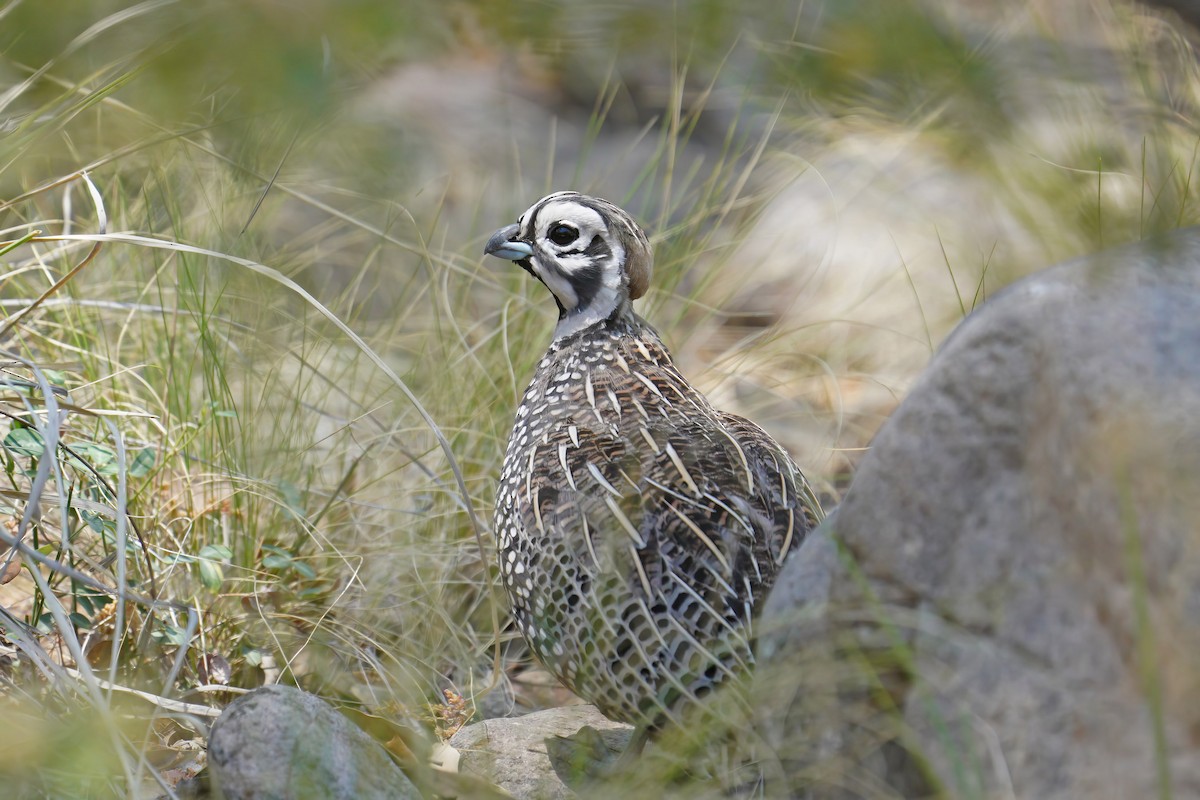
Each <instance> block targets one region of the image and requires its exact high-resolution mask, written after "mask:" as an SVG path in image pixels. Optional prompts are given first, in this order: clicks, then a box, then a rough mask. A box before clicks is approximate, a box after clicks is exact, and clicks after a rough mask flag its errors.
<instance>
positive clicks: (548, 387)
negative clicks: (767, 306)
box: [487, 192, 820, 727]
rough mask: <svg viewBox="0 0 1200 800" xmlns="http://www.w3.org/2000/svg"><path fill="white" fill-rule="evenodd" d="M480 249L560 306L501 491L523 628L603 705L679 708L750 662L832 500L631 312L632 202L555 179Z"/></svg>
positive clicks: (657, 715)
mask: <svg viewBox="0 0 1200 800" xmlns="http://www.w3.org/2000/svg"><path fill="white" fill-rule="evenodd" d="M487 252H489V253H492V254H494V255H498V256H500V257H503V258H508V259H510V260H514V261H516V262H517V263H518V264H519V265H520V266H521V267H522V268H524V269H525V270H527V271H528V272H529V273H530V274H532V275H533V276H534V277H536V278H538V279H539V280H540V281H542V282H543V283H544V284H545V285H546V286H547V288H549V289H550V291H551V293H552V294H553V295H554V298H555V300H556V302H557V304H558V307H559V323H558V326H557V327H556V329H555V333H554V339H553V342H552V343H551V345H550V348H549V350H548V351H547V353H546V355H545V356H544V357H543V358H542V359H541V361H540V362H539V363H538V365H537V367H536V369H535V371H534V375H533V378H532V380H531V381H530V384H529V388H528V389H527V390H526V392H525V394H524V396H523V397H522V399H521V403H520V405H519V407H518V409H517V413H516V416H515V420H514V424H513V429H512V433H511V434H510V436H509V442H508V448H507V450H506V453H505V458H504V466H503V467H502V469H501V473H500V483H499V488H498V491H497V497H496V510H495V522H494V529H495V534H496V538H497V545H498V548H499V553H500V559H499V566H500V575H501V578H502V580H503V583H504V585H505V587H506V589H507V591H508V594H509V598H510V600H511V601H512V608H513V614H514V616H515V618H516V621H517V626H518V628H519V629H520V630H521V632H522V633H523V634H524V636H525V638H526V640H527V641H528V643H529V645H530V647H531V648H532V649H533V651H534V653H535V654H536V655H537V656H538V658H539V659H540V660H541V661H542V662H543V663H544V664H545V665H546V666H547V667H548V668H549V669H550V670H551V671H552V672H553V673H554V674H555V675H557V676H558V677H559V679H560V680H562V681H563V682H564V683H566V684H567V685H568V686H569V687H571V688H572V689H573V690H574V691H575V692H576V693H577V694H579V695H580V696H581V697H583V698H584V699H586V700H588V701H590V702H592V703H594V704H595V705H596V706H597V707H599V709H600V710H601V711H602V712H604V713H605V714H606V715H608V716H609V717H611V718H613V719H618V720H623V721H627V722H632V723H636V724H639V725H642V726H645V727H655V726H659V725H661V724H663V723H664V722H666V721H668V720H672V721H677V720H679V719H680V718H681V716H682V714H683V713H684V712H685V710H686V707H687V706H688V705H690V704H694V703H695V702H697V701H698V700H699V698H700V697H702V696H703V695H704V694H705V693H706V692H707V691H709V690H711V689H712V688H715V687H716V686H717V685H719V684H721V683H723V682H724V681H726V680H728V679H729V678H730V677H731V676H734V675H737V674H739V673H740V672H741V671H742V670H744V669H745V668H746V667H747V665H749V664H751V663H752V661H753V655H752V652H751V647H750V639H751V624H752V618H753V614H754V613H755V610H756V609H757V607H758V606H759V604H760V603H761V602H762V600H763V599H764V597H765V595H766V592H767V590H768V589H769V588H770V586H771V585H772V583H773V582H774V579H775V576H776V574H777V573H778V570H779V567H780V565H781V563H782V560H783V557H784V556H785V555H786V553H787V552H788V551H789V550H791V549H793V548H795V547H796V546H798V545H799V543H800V542H801V541H802V540H803V538H804V536H805V534H806V533H807V532H808V531H809V530H810V529H811V528H812V527H813V526H814V525H815V523H816V521H817V519H818V518H819V516H820V509H819V506H818V505H817V502H816V500H815V499H814V497H813V493H812V491H811V490H810V489H809V487H808V485H807V483H806V482H805V480H804V477H803V476H802V475H801V474H800V471H799V470H798V469H797V468H796V466H795V464H794V463H793V462H792V460H791V458H790V457H789V456H788V455H787V454H786V453H785V452H784V451H783V449H782V448H781V447H779V445H778V444H776V443H775V442H774V440H772V439H771V438H770V437H769V436H768V435H767V434H766V433H765V432H763V430H762V429H761V428H759V427H758V426H756V425H754V424H753V423H751V422H749V421H747V420H745V419H742V418H740V417H736V416H734V415H732V414H727V413H724V412H722V411H718V410H717V409H715V408H713V407H712V405H711V404H710V403H709V402H708V400H707V399H706V398H705V397H704V396H703V395H701V394H700V393H699V392H697V391H696V390H695V389H694V388H692V386H691V385H690V384H689V383H688V382H687V380H686V379H685V378H684V377H683V376H682V375H681V374H680V373H679V372H678V370H677V369H676V368H675V366H674V364H673V363H672V361H671V357H670V354H669V353H668V352H667V350H666V348H665V347H664V346H663V344H662V341H661V340H660V339H659V337H658V335H657V333H656V332H655V331H654V330H653V328H651V327H650V326H649V325H647V324H646V323H645V321H643V320H642V319H641V318H640V317H638V316H637V315H636V314H634V312H633V308H632V302H631V301H632V300H634V299H636V298H637V297H640V296H641V295H642V294H643V293H644V292H645V291H646V288H647V285H648V283H649V277H650V269H651V253H650V244H649V241H648V240H647V238H646V236H645V234H644V233H643V232H642V230H641V228H640V227H639V226H638V225H637V224H636V223H635V222H634V221H633V219H632V218H630V217H629V215H628V214H626V213H625V212H624V211H622V210H621V209H619V208H617V207H616V206H615V205H613V204H611V203H608V202H607V201H604V200H601V199H599V198H594V197H588V196H586V195H581V194H578V193H574V192H558V193H556V194H553V195H549V196H548V197H545V198H543V199H542V200H539V201H538V202H537V203H535V204H534V205H533V206H531V207H530V208H529V210H528V211H526V212H525V214H524V215H522V217H521V220H520V222H518V223H517V224H516V225H510V226H508V227H507V228H504V229H502V230H500V231H497V232H496V234H495V235H494V236H493V237H492V238H491V240H489V242H488V245H487Z"/></svg>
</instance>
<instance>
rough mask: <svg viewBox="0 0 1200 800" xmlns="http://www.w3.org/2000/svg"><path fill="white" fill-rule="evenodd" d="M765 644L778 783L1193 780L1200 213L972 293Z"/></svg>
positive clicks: (915, 788)
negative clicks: (984, 294) (1186, 225)
mask: <svg viewBox="0 0 1200 800" xmlns="http://www.w3.org/2000/svg"><path fill="white" fill-rule="evenodd" d="M760 656H761V658H760V664H761V666H760V675H759V676H758V681H759V684H758V690H759V692H760V695H759V700H758V702H759V710H760V715H759V716H760V720H761V725H762V729H763V731H764V732H765V734H766V737H767V738H768V739H769V741H770V742H771V744H772V745H773V747H774V749H775V751H776V752H777V753H778V755H779V757H780V758H781V759H782V760H783V762H784V765H785V767H786V770H785V771H786V773H787V774H789V775H790V776H791V778H792V781H793V785H792V786H791V787H789V788H788V792H790V793H793V794H795V795H801V794H805V793H807V794H809V795H810V796H835V795H836V796H871V797H877V796H878V797H886V796H911V795H914V794H923V793H938V792H941V793H944V794H948V795H950V796H972V797H1011V796H1016V797H1031V798H1032V797H1036V798H1042V799H1043V800H1053V799H1054V798H1064V799H1065V798H1078V797H1121V798H1126V797H1153V796H1168V794H1169V795H1170V796H1175V797H1200V757H1198V756H1197V753H1198V752H1200V230H1198V229H1189V230H1186V231H1181V232H1177V233H1175V234H1172V235H1169V236H1165V237H1161V238H1157V239H1153V240H1148V241H1144V242H1141V243H1139V244H1135V245H1133V246H1130V247H1125V248H1121V249H1117V250H1113V251H1110V252H1105V253H1101V254H1098V255H1095V256H1089V257H1087V258H1083V259H1079V260H1076V261H1073V262H1070V263H1067V264H1064V265H1062V266H1059V267H1056V268H1053V269H1050V270H1047V271H1045V272H1042V273H1040V274H1038V275H1035V276H1032V277H1030V278H1028V279H1025V280H1023V281H1020V282H1019V283H1017V284H1014V285H1013V286H1011V287H1009V288H1008V289H1006V290H1005V291H1003V292H1002V293H1000V294H999V295H997V296H995V297H994V298H993V299H991V300H990V301H989V302H987V303H986V304H985V305H984V306H983V307H982V308H980V309H979V310H977V311H976V312H974V313H973V314H971V315H970V317H969V318H968V319H967V320H966V321H965V322H964V323H963V324H962V325H961V326H960V327H959V328H958V329H957V330H956V331H955V332H954V333H953V334H952V335H951V336H950V338H949V339H948V340H947V341H946V343H945V344H944V345H943V346H942V348H941V350H940V351H939V352H938V354H937V355H936V357H935V358H934V360H933V362H932V364H931V365H930V366H929V368H928V370H927V371H926V372H925V374H924V375H923V376H922V377H921V379H920V380H919V381H918V383H917V384H916V385H915V386H914V388H913V390H912V392H911V393H910V394H909V396H908V397H907V398H906V399H905V400H904V402H903V403H902V404H901V405H900V407H899V408H898V409H897V411H896V412H895V414H894V415H893V416H892V417H891V419H889V420H888V422H887V423H886V424H885V425H884V427H883V428H882V429H881V430H880V432H879V434H878V436H877V437H876V439H875V441H874V443H873V445H872V447H871V451H870V453H869V454H868V455H867V456H866V458H864V460H863V462H862V466H861V468H860V470H859V472H858V474H857V475H856V477H855V479H854V482H853V484H852V486H851V488H850V490H849V491H848V492H847V494H846V496H845V500H844V502H843V504H842V505H841V507H840V508H839V509H838V510H837V512H836V514H835V515H834V516H833V518H832V519H831V520H829V522H828V524H826V525H825V526H824V527H823V528H822V529H821V530H820V531H818V533H817V534H815V535H813V536H811V537H810V538H809V540H808V541H806V542H805V544H804V546H803V547H802V548H801V549H800V550H799V551H797V553H796V554H795V555H794V556H793V558H792V559H790V560H789V563H788V564H787V565H786V566H785V570H784V573H783V575H782V576H781V578H780V580H779V582H778V584H777V586H776V590H775V591H774V593H773V595H772V597H771V598H770V601H769V603H768V607H767V610H766V612H765V615H764V619H763V638H762V641H761V642H760Z"/></svg>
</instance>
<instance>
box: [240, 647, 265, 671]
mask: <svg viewBox="0 0 1200 800" xmlns="http://www.w3.org/2000/svg"><path fill="white" fill-rule="evenodd" d="M262 657H263V652H262V650H257V649H253V650H247V651H246V655H245V656H244V658H245V660H246V663H247V664H249V665H250V666H252V667H257V666H258V665H259V664H262Z"/></svg>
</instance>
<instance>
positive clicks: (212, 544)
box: [0, 0, 1200, 796]
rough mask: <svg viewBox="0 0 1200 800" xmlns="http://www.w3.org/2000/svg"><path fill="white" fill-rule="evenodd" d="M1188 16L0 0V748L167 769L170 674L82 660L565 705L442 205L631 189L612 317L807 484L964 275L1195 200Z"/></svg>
mask: <svg viewBox="0 0 1200 800" xmlns="http://www.w3.org/2000/svg"><path fill="white" fill-rule="evenodd" d="M1195 15H1196V14H1195V9H1194V8H1193V6H1192V5H1191V4H1190V3H1185V2H1170V3H1166V2H1164V3H1152V4H1150V5H1141V4H1135V3H1127V2H1118V1H1117V0H1055V2H1042V1H1039V0H1017V1H1016V2H1009V3H991V2H982V1H981V0H839V1H838V2H823V1H822V0H815V1H814V0H808V1H807V2H791V3H786V2H765V1H759V2H753V1H752V2H732V0H702V2H695V3H686V4H681V3H674V2H658V1H657V0H654V1H652V2H640V3H634V2H615V3H604V4H595V3H583V2H574V1H573V0H571V1H569V2H563V3H553V4H548V3H530V2H511V1H509V2H505V1H494V2H489V1H487V0H455V1H454V2H432V1H431V2H421V1H420V0H409V1H406V2H394V0H345V1H343V2H333V0H249V1H247V0H238V1H236V2H235V1H234V0H196V1H192V2H181V1H173V0H148V2H143V3H139V4H130V3H127V2H96V1H95V0H93V1H90V2H84V1H83V0H58V2H56V3H55V4H54V8H53V10H52V11H51V10H50V9H48V8H47V6H46V4H43V3H34V2H21V1H20V0H12V2H8V3H6V4H4V5H3V7H0V43H2V45H3V46H2V47H0V131H2V133H0V136H2V138H0V156H2V157H0V201H2V203H3V204H2V205H0V209H2V210H3V219H2V221H0V225H2V227H3V229H4V237H3V238H4V239H5V241H7V242H20V243H19V244H16V245H14V246H12V247H7V249H4V250H3V253H2V255H3V257H4V262H3V264H2V269H3V271H2V273H0V303H2V305H0V312H3V314H4V315H5V319H6V321H5V322H4V323H3V326H2V327H0V347H2V348H3V350H4V353H3V359H4V362H5V363H4V369H5V370H6V372H5V374H6V375H7V376H8V377H7V380H8V383H7V384H6V388H5V393H6V394H5V396H4V398H3V400H2V402H0V413H2V414H3V419H2V420H0V435H2V436H3V442H2V443H3V454H2V455H3V459H4V466H5V473H6V483H5V486H4V488H3V490H2V492H0V518H2V521H3V522H4V525H5V527H6V530H8V531H9V532H10V533H11V534H15V535H18V536H20V537H21V538H22V539H23V541H25V542H26V543H27V544H28V545H29V549H30V550H33V551H36V553H37V554H38V555H40V558H39V557H38V556H36V555H34V554H31V553H22V554H20V556H19V557H18V558H16V559H15V560H13V561H12V562H11V564H12V565H16V566H13V567H12V568H11V569H7V570H5V572H4V575H3V580H4V585H3V586H0V607H2V608H3V610H4V616H3V617H2V618H0V627H2V629H3V632H4V635H5V637H6V639H5V642H6V644H5V648H4V651H3V652H4V653H5V655H4V659H5V661H4V662H3V667H4V672H3V676H4V680H3V687H4V688H3V692H2V693H3V694H4V695H5V697H6V698H7V700H8V701H9V703H10V705H11V709H10V710H11V713H13V714H22V715H24V716H22V717H20V719H23V720H25V722H24V723H23V724H22V725H20V726H11V729H10V730H6V731H0V745H2V746H0V768H2V769H3V770H4V773H5V775H6V781H8V782H9V783H10V785H12V786H14V787H17V790H19V792H25V793H29V794H30V795H31V796H34V795H37V794H39V793H50V794H55V793H64V794H76V793H88V794H90V795H91V796H105V795H106V794H114V795H117V796H123V795H125V794H131V793H138V792H142V793H146V794H148V795H149V796H153V795H154V794H155V793H157V792H158V791H161V783H162V782H163V781H166V782H170V781H173V780H176V779H178V777H179V775H177V774H175V773H172V772H171V770H176V771H177V772H181V771H186V770H187V769H191V768H192V767H193V765H194V763H195V759H194V757H193V755H185V756H181V755H180V753H181V752H185V753H192V752H193V751H190V750H188V747H186V746H185V743H187V742H192V741H194V740H195V739H196V738H197V736H198V734H197V733H196V726H195V725H192V724H190V723H189V722H188V720H187V719H186V714H185V715H179V714H174V713H172V712H170V711H169V710H166V709H165V707H164V706H163V705H162V704H161V703H160V704H156V703H154V702H148V701H147V700H146V699H145V698H140V697H136V696H133V695H130V694H129V693H127V692H122V691H120V690H114V689H113V688H112V686H114V685H119V686H122V687H125V688H137V689H141V690H143V691H146V692H148V693H152V694H153V695H155V696H159V697H166V696H170V697H173V698H181V699H184V700H186V701H187V702H191V703H195V704H198V705H211V706H220V705H224V704H225V703H227V702H228V700H229V699H230V697H231V695H228V694H223V693H222V691H221V690H220V687H221V686H225V685H231V686H234V687H242V688H249V687H253V686H257V685H261V684H262V683H264V682H271V681H283V682H288V683H295V684H299V685H301V686H303V687H304V688H307V689H310V690H312V691H315V692H318V693H319V694H321V695H322V696H325V697H327V698H329V699H331V700H333V701H334V702H335V703H337V704H339V705H342V706H344V707H347V708H354V709H358V710H359V711H360V712H361V713H363V714H367V715H370V716H372V717H373V718H377V719H382V720H384V721H385V722H386V724H387V725H395V726H399V727H401V728H403V729H405V730H408V731H415V732H416V734H415V736H416V738H417V739H420V740H432V739H433V738H434V736H435V735H438V734H445V733H447V732H448V731H449V730H451V729H453V728H454V727H455V726H457V725H458V724H461V723H462V722H463V721H464V720H466V719H467V718H469V717H470V716H471V715H473V714H474V715H496V714H504V713H511V712H514V711H523V710H528V709H530V708H534V707H538V706H540V705H546V704H556V703H562V702H567V701H568V699H569V698H568V697H567V696H566V695H565V693H563V692H562V691H561V690H555V689H554V688H553V686H552V685H550V686H546V685H544V684H546V681H545V680H544V676H539V675H538V673H537V670H535V669H533V668H532V665H530V664H529V659H528V656H527V654H526V653H525V651H524V646H523V644H522V643H521V642H520V640H519V637H516V636H515V633H514V632H513V631H511V630H510V629H509V628H508V627H507V622H506V619H507V618H506V612H505V609H504V607H503V604H502V603H501V601H500V598H499V596H498V594H496V592H495V587H494V585H493V584H494V581H493V580H492V567H491V556H490V555H489V553H490V551H489V548H490V546H491V541H490V533H489V531H488V521H489V518H490V510H491V502H492V497H493V494H494V483H495V480H496V476H497V474H498V471H499V464H500V460H501V456H502V452H503V447H504V443H505V438H506V436H507V432H508V429H509V427H510V425H511V415H512V409H513V408H515V405H516V401H517V398H518V396H519V394H520V393H521V392H522V391H523V389H524V386H525V381H526V380H527V379H528V376H529V374H530V372H531V370H532V367H533V364H534V363H535V361H536V360H537V358H538V357H539V356H540V354H541V353H542V352H543V350H544V348H545V347H546V345H547V344H548V340H549V334H550V331H551V329H552V326H553V322H554V311H553V309H554V306H553V303H551V302H549V298H548V296H546V295H545V294H544V291H543V290H542V288H541V287H540V285H537V284H536V283H534V282H532V281H529V280H528V279H527V276H526V275H525V274H524V273H523V272H522V271H520V270H517V269H515V268H513V267H512V265H511V264H507V263H504V262H500V261H499V260H495V259H486V260H485V259H484V258H483V257H482V255H481V251H482V245H483V242H484V241H485V240H486V238H487V236H488V235H489V234H490V233H491V232H492V231H493V230H495V229H496V228H498V227H501V226H503V225H505V224H508V223H510V222H512V221H515V220H516V218H517V216H518V215H519V214H520V213H521V212H522V211H523V210H524V209H525V208H526V207H527V206H529V205H530V204H532V203H533V202H534V201H535V200H536V199H538V198H539V197H540V196H542V195H543V194H546V193H548V192H550V191H554V190H560V189H567V188H571V189H578V190H581V191H584V192H588V193H592V194H597V195H600V196H603V197H606V198H608V199H609V200H612V201H613V202H615V203H617V204H619V205H622V206H624V207H625V208H627V209H628V210H630V211H631V212H632V213H633V214H634V215H635V216H636V217H637V218H638V219H640V220H641V221H642V222H643V224H644V226H645V227H646V229H647V230H648V231H649V232H650V234H651V237H652V240H653V242H654V245H655V249H656V264H655V275H654V281H653V288H652V290H651V292H650V293H649V295H648V296H647V298H646V299H645V300H644V301H642V303H641V313H642V314H643V315H644V316H646V317H647V318H648V319H649V320H650V321H651V322H652V323H653V324H654V325H655V326H657V327H658V328H659V329H660V331H661V332H662V334H663V336H664V338H665V340H666V341H667V342H668V344H669V345H670V346H671V348H672V349H673V351H674V353H675V355H676V358H677V361H678V362H679V365H680V367H681V369H682V371H683V372H684V374H686V375H688V376H690V377H691V378H692V379H693V380H694V382H695V383H696V384H697V386H698V387H699V388H701V389H702V390H703V391H705V392H706V393H707V394H708V395H709V396H710V397H711V398H712V399H713V401H714V403H716V404H717V405H718V406H721V407H724V408H727V409H729V410H732V411H736V412H739V413H742V414H745V415H747V416H749V417H751V418H753V419H755V420H756V421H758V422H759V423H760V424H762V425H763V426H764V427H766V428H767V429H768V430H769V431H770V432H771V433H772V434H774V435H775V436H776V437H778V438H779V439H780V440H781V441H782V442H783V443H785V444H786V446H787V447H788V448H789V449H790V451H791V452H792V453H793V455H794V456H795V458H796V460H797V461H798V463H799V464H800V465H801V467H802V468H803V469H804V470H805V472H806V473H807V474H808V475H809V476H810V478H811V479H812V480H813V481H814V483H815V484H816V485H817V486H818V487H819V488H820V490H821V491H822V493H823V495H824V497H825V498H826V499H827V501H828V505H833V504H835V503H836V501H837V497H838V496H839V494H840V492H841V491H842V490H843V489H844V488H845V486H846V485H847V483H848V481H849V479H850V478H851V477H852V475H853V469H854V465H855V464H856V463H857V461H858V459H859V458H860V457H861V454H862V452H863V450H864V448H866V446H867V445H868V443H869V442H870V439H871V436H872V434H873V433H874V431H875V430H876V429H877V428H878V426H879V424H880V423H881V422H882V421H883V420H884V419H885V418H886V417H887V415H888V413H889V412H890V411H891V410H892V409H893V408H894V406H895V405H896V403H897V402H898V400H899V399H900V398H902V397H903V396H904V394H905V393H906V391H907V389H908V387H909V386H910V385H911V384H912V382H913V381H914V380H915V378H916V376H917V375H918V374H919V372H920V370H921V368H922V367H923V366H924V365H925V364H926V363H927V361H928V360H929V358H930V356H931V354H932V352H933V351H934V349H935V348H936V347H937V346H938V344H939V342H940V341H941V340H942V339H944V337H945V336H946V335H947V333H948V332H949V331H950V330H951V329H952V328H953V327H954V325H955V324H956V323H957V322H958V321H959V320H961V319H962V318H963V317H964V316H965V315H966V314H968V313H969V312H970V311H971V309H972V308H974V307H975V306H977V305H978V304H979V303H981V302H983V301H984V300H986V298H987V297H989V296H990V295H992V294H994V293H995V292H996V291H998V290H999V289H1001V288H1002V287H1003V286H1005V285H1006V284H1008V283H1010V282H1012V281H1013V280H1014V279H1016V278H1019V277H1020V276H1022V275H1025V274H1028V273H1030V272H1033V271H1035V270H1038V269H1040V268H1042V267H1044V266H1047V265H1049V264H1051V263H1054V262H1056V261H1060V260H1063V259H1067V258H1070V257H1072V256H1076V255H1081V254H1085V253H1090V252H1094V251H1096V250H1099V249H1102V248H1105V247H1109V246H1112V245H1117V244H1121V243H1125V242H1130V241H1134V240H1137V239H1141V238H1145V237H1147V236H1151V235H1153V234H1156V233H1159V232H1163V231H1169V230H1172V229H1175V228H1178V227H1181V226H1183V225H1188V224H1192V223H1194V222H1195V221H1196V219H1197V216H1198V212H1197V202H1196V197H1197V193H1196V191H1195V187H1194V184H1193V180H1194V177H1193V176H1194V170H1195V168H1196V166H1197V152H1198V147H1200V125H1198V118H1197V115H1196V106H1197V99H1198V94H1197V92H1198V90H1200V79H1198V74H1197V63H1196V57H1195V53H1194V52H1193V42H1194V31H1193V29H1192V28H1190V27H1189V23H1188V20H1189V19H1190V18H1194V17H1195ZM85 171H86V176H87V177H86V178H84V177H82V175H83V173H84V172H85ZM34 231H38V232H40V234H39V235H38V236H37V237H35V238H33V239H27V237H28V236H30V235H31V234H32V232H34ZM72 237H75V238H72ZM97 243H99V244H100V249H99V251H98V252H96V253H94V254H93V255H92V256H90V257H89V253H90V252H91V251H92V248H93V246H94V245H95V244H97ZM35 302H36V303H37V305H36V308H34V309H33V310H32V311H29V312H27V313H26V312H25V311H23V310H24V309H26V308H28V307H29V306H31V304H34V303H35ZM56 420H57V421H56ZM59 439H61V444H60V443H59V441H58V440H59ZM122 584H124V585H125V586H127V587H129V589H130V590H131V591H136V592H137V594H138V596H139V597H140V598H142V600H136V599H126V600H125V601H123V602H114V601H113V598H112V594H111V591H108V592H106V591H105V590H104V588H103V587H109V589H111V587H114V586H119V585H122ZM551 684H552V682H551ZM214 687H215V688H214ZM97 710H99V711H101V712H103V713H98V714H97V713H94V712H96V711H97ZM180 717H183V718H180ZM14 718H16V717H14ZM80 718H83V719H86V720H89V722H88V724H86V725H81V724H76V723H75V720H77V719H80ZM139 754H140V756H144V757H140V756H139ZM189 759H191V760H189ZM181 774H182V773H181ZM164 776H166V777H164Z"/></svg>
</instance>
